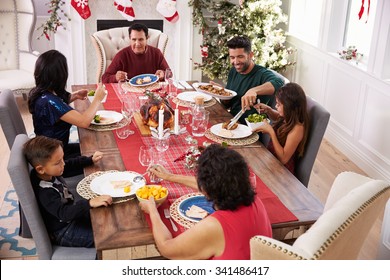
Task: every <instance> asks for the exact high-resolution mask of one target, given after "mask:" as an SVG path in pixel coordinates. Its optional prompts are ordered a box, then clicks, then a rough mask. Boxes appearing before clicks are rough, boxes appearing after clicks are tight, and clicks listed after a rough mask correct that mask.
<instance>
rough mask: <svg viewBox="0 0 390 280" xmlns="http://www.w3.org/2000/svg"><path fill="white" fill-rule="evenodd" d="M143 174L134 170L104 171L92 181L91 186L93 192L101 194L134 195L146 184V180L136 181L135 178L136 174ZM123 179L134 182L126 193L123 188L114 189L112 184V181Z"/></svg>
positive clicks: (115, 195)
mask: <svg viewBox="0 0 390 280" xmlns="http://www.w3.org/2000/svg"><path fill="white" fill-rule="evenodd" d="M138 175H141V174H139V173H137V172H133V171H124V172H112V173H104V174H103V175H100V176H99V177H96V178H94V179H93V180H92V181H91V185H90V188H91V190H92V191H93V192H95V193H97V194H100V195H105V194H108V195H111V196H112V197H125V196H130V195H134V194H135V192H136V191H137V190H138V189H139V188H141V187H143V186H145V184H146V181H145V180H142V181H141V182H138V183H134V182H133V179H134V177H135V176H138ZM121 180H129V181H131V182H132V183H133V184H132V185H131V187H130V192H128V193H125V192H124V189H123V188H118V189H114V187H113V186H112V184H111V181H121Z"/></svg>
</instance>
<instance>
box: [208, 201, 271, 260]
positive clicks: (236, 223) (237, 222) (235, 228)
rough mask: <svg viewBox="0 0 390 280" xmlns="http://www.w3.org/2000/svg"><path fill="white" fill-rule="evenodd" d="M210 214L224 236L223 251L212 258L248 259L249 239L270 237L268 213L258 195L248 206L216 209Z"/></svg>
mask: <svg viewBox="0 0 390 280" xmlns="http://www.w3.org/2000/svg"><path fill="white" fill-rule="evenodd" d="M211 216H212V217H214V218H216V219H217V220H218V221H219V223H220V224H221V226H222V229H223V232H224V237H225V250H224V252H223V253H222V255H221V256H219V257H213V258H212V259H213V260H249V259H250V248H249V240H250V239H251V238H252V237H253V236H255V235H264V236H268V237H272V229H271V223H270V221H269V219H268V214H267V212H266V210H265V208H264V205H263V203H262V202H261V200H260V198H259V197H258V196H256V197H255V201H254V202H253V203H252V204H251V205H250V206H242V207H240V208H238V209H237V210H235V211H230V210H218V211H215V212H214V213H213V214H211Z"/></svg>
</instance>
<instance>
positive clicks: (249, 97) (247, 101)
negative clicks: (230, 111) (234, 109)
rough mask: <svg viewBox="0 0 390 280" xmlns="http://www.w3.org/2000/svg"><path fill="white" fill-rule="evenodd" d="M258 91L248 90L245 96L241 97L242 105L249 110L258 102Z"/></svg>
mask: <svg viewBox="0 0 390 280" xmlns="http://www.w3.org/2000/svg"><path fill="white" fill-rule="evenodd" d="M256 98H257V92H256V91H255V90H254V89H250V90H248V91H247V92H246V93H245V95H244V96H243V97H241V107H242V109H244V110H248V109H249V108H250V107H252V106H253V105H254V104H256Z"/></svg>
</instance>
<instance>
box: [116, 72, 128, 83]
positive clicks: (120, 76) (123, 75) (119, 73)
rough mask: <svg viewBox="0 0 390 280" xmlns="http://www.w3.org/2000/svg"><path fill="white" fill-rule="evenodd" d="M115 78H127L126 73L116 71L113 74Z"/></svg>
mask: <svg viewBox="0 0 390 280" xmlns="http://www.w3.org/2000/svg"><path fill="white" fill-rule="evenodd" d="M115 79H116V81H117V82H118V81H120V80H127V73H126V72H123V71H118V72H116V74H115Z"/></svg>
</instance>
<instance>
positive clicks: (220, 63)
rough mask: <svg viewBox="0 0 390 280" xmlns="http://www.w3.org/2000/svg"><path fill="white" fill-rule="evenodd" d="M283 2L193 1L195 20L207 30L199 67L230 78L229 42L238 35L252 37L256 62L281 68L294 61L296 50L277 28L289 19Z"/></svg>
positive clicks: (211, 77)
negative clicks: (287, 45)
mask: <svg viewBox="0 0 390 280" xmlns="http://www.w3.org/2000/svg"><path fill="white" fill-rule="evenodd" d="M281 4H282V2H281V1H280V0H262V1H258V0H257V1H255V0H240V1H239V5H236V4H234V3H231V2H229V1H215V0H214V1H205V0H191V1H189V5H190V6H192V7H193V22H194V24H195V25H196V26H198V27H199V29H200V31H201V32H202V34H203V44H202V45H201V46H200V47H201V52H202V57H203V60H202V62H194V64H195V69H201V70H202V71H203V74H204V75H206V76H208V77H209V78H210V79H215V78H218V79H221V80H223V81H224V80H226V78H227V75H228V72H229V69H230V68H231V64H230V61H229V55H228V48H227V46H226V42H227V41H228V40H229V39H231V38H232V37H234V36H236V35H246V36H248V37H249V38H250V39H251V40H252V51H253V53H254V59H255V63H256V64H259V65H262V66H264V67H267V68H270V69H273V70H275V71H278V72H282V71H283V70H285V69H286V68H287V67H289V66H291V65H293V64H294V62H292V61H291V59H290V56H291V53H292V52H293V50H292V49H291V48H287V47H286V46H285V41H286V36H285V33H284V31H283V30H282V29H280V28H277V25H278V24H281V23H286V22H287V16H286V15H285V14H283V13H282V9H281V7H280V6H281ZM205 14H208V15H209V16H205ZM215 23H218V24H217V26H216V25H215Z"/></svg>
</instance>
